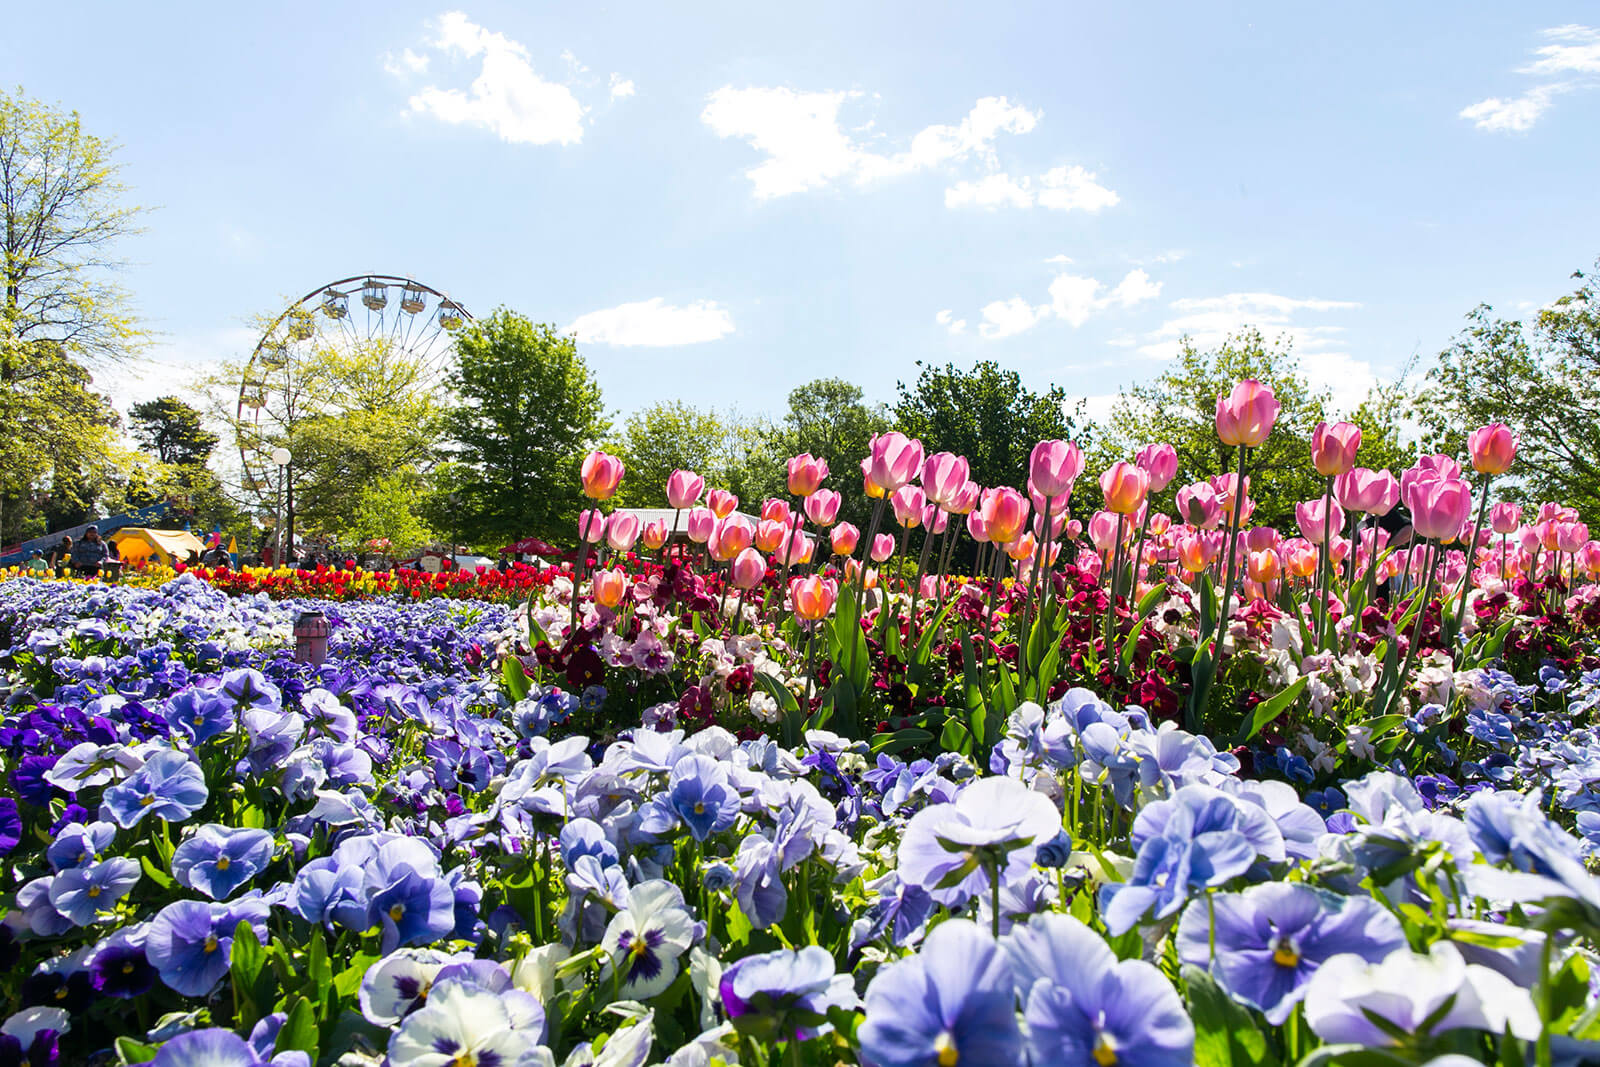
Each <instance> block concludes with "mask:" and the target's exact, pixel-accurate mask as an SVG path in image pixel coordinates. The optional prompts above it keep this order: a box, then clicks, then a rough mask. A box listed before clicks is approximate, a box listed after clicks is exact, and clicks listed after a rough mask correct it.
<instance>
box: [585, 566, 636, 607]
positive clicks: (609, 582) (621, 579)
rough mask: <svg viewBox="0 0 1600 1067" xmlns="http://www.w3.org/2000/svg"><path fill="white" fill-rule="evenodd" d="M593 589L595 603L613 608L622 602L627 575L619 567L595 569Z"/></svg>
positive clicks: (625, 589) (626, 585) (626, 588)
mask: <svg viewBox="0 0 1600 1067" xmlns="http://www.w3.org/2000/svg"><path fill="white" fill-rule="evenodd" d="M593 589H594V599H595V603H597V604H600V605H601V606H602V607H607V608H615V607H616V606H617V605H618V604H620V603H622V597H623V594H624V593H626V592H627V590H628V576H627V575H626V574H625V573H623V570H622V568H621V567H612V568H611V569H609V570H599V571H595V573H594V585H593Z"/></svg>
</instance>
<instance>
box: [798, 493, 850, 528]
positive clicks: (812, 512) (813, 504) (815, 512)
mask: <svg viewBox="0 0 1600 1067" xmlns="http://www.w3.org/2000/svg"><path fill="white" fill-rule="evenodd" d="M843 501H844V497H843V496H842V495H841V494H840V493H839V491H838V490H837V489H818V490H817V491H816V492H815V493H812V494H811V495H810V496H808V497H806V502H805V512H806V518H808V519H810V520H811V521H812V522H814V523H816V524H817V525H818V526H832V525H833V520H835V519H837V518H838V517H839V505H840V504H841V503H843Z"/></svg>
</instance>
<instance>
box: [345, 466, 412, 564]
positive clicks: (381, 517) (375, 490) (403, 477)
mask: <svg viewBox="0 0 1600 1067" xmlns="http://www.w3.org/2000/svg"><path fill="white" fill-rule="evenodd" d="M354 496H355V503H354V506H353V507H351V508H350V509H349V515H348V517H347V518H346V519H345V522H344V525H343V526H342V527H341V528H340V529H339V531H338V533H339V538H340V540H341V541H342V542H344V543H345V544H347V545H351V546H357V547H359V546H361V545H364V544H366V543H367V542H368V541H373V540H382V541H388V542H389V547H388V549H387V550H386V551H387V552H388V554H390V555H395V556H403V555H410V554H411V553H412V552H413V551H415V550H417V549H420V548H422V547H423V546H425V545H427V544H428V543H429V542H430V541H432V540H433V539H434V535H433V531H432V530H430V529H429V528H428V526H427V524H426V523H425V522H423V520H422V519H421V517H420V515H419V512H420V511H421V509H422V498H423V484H422V479H421V478H420V477H418V476H417V474H416V473H415V472H414V471H396V472H394V473H392V474H387V475H384V476H382V477H380V478H378V479H377V480H375V481H371V482H367V483H365V484H363V485H360V486H358V487H357V488H356V490H355V494H354Z"/></svg>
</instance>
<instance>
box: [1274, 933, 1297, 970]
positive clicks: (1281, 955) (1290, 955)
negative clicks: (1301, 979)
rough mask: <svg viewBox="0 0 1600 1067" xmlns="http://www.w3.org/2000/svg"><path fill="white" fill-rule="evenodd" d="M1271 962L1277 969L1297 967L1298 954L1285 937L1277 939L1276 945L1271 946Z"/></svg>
mask: <svg viewBox="0 0 1600 1067" xmlns="http://www.w3.org/2000/svg"><path fill="white" fill-rule="evenodd" d="M1272 962H1273V963H1276V964H1277V965H1278V966H1279V967H1298V966H1299V965H1300V953H1298V952H1296V951H1295V949H1294V945H1292V944H1291V943H1290V942H1289V939H1288V938H1287V937H1281V938H1279V939H1278V943H1277V944H1276V945H1275V946H1273V949H1272Z"/></svg>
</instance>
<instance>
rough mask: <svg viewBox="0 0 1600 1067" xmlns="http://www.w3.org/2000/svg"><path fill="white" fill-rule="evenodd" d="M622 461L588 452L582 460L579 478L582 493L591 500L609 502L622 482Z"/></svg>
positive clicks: (602, 453) (599, 453)
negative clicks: (581, 484)
mask: <svg viewBox="0 0 1600 1067" xmlns="http://www.w3.org/2000/svg"><path fill="white" fill-rule="evenodd" d="M622 471H623V467H622V460H620V459H618V458H617V457H616V456H610V455H607V454H606V453H604V452H590V453H589V454H588V455H587V456H585V457H584V459H583V467H582V468H581V469H580V471H579V477H580V478H581V479H582V481H583V493H584V495H585V496H587V497H589V498H590V499H592V500H610V499H611V498H612V497H613V496H614V495H616V492H617V485H618V484H619V483H621V481H622Z"/></svg>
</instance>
